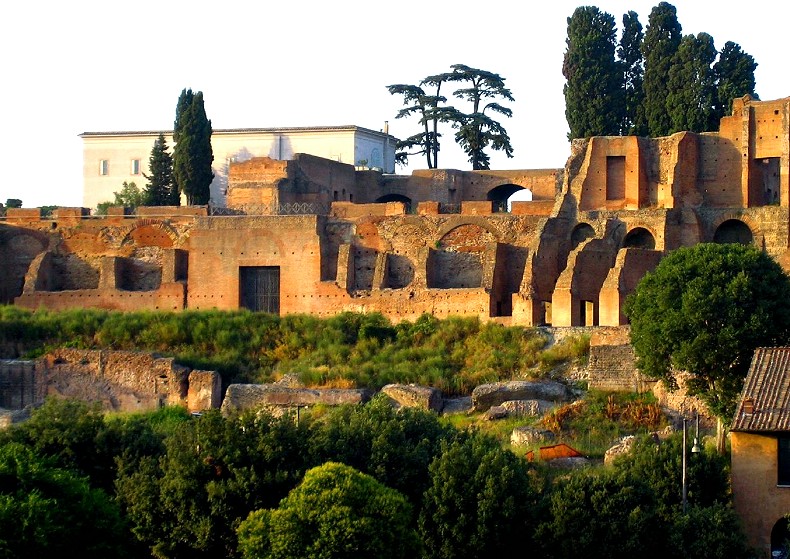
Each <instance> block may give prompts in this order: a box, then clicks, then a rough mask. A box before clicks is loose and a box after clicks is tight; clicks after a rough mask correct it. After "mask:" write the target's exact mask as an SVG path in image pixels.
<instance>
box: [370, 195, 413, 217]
mask: <svg viewBox="0 0 790 559" xmlns="http://www.w3.org/2000/svg"><path fill="white" fill-rule="evenodd" d="M385 202H403V206H404V209H405V211H406V213H407V214H408V213H411V198H409V197H408V196H403V195H402V194H385V195H384V196H380V197H379V198H376V203H377V204H383V203H385Z"/></svg>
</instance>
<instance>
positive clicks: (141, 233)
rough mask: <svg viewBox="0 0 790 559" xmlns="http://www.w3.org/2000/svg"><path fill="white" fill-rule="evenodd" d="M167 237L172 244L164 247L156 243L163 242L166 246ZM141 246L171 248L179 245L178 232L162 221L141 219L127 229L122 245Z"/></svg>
mask: <svg viewBox="0 0 790 559" xmlns="http://www.w3.org/2000/svg"><path fill="white" fill-rule="evenodd" d="M165 237H167V238H169V239H170V244H169V245H167V246H163V245H162V244H156V242H155V241H158V240H161V241H163V242H164V243H165V244H166V241H165V240H164V239H165ZM140 241H143V244H142V245H141V246H163V248H170V247H173V246H176V245H177V244H178V232H176V230H175V229H174V228H173V226H172V225H170V224H169V223H167V222H166V221H162V220H161V219H139V220H137V221H136V222H135V223H134V224H133V225H130V226H128V227H126V231H125V232H124V234H123V236H122V238H121V242H120V245H125V244H127V243H134V244H141V243H140Z"/></svg>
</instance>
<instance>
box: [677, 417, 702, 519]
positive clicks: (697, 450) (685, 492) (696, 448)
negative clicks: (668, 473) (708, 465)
mask: <svg viewBox="0 0 790 559" xmlns="http://www.w3.org/2000/svg"><path fill="white" fill-rule="evenodd" d="M696 416H697V417H696V423H697V425H696V431H695V433H694V445H693V446H692V447H691V453H692V454H699V453H700V452H701V451H702V448H701V447H700V445H699V413H696ZM687 454H688V453H687V452H686V418H685V417H683V475H682V482H683V514H685V513H686V511H688V505H689V503H688V480H687V471H688V464H687V460H686V455H687Z"/></svg>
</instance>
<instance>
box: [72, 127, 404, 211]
mask: <svg viewBox="0 0 790 559" xmlns="http://www.w3.org/2000/svg"><path fill="white" fill-rule="evenodd" d="M161 133H163V134H164V136H165V139H166V141H167V144H168V146H169V147H170V150H171V153H172V148H173V147H174V143H173V136H172V131H161ZM159 134H160V131H143V132H84V133H83V134H80V136H81V137H82V142H83V158H82V159H83V196H82V204H83V206H84V207H87V208H95V207H96V205H97V204H99V203H100V202H104V201H112V200H113V193H114V192H117V191H120V189H121V186H122V184H123V182H124V181H126V182H134V183H135V184H136V185H137V186H138V187H140V188H143V187H144V186H145V184H146V182H147V181H146V179H145V177H144V176H143V174H148V173H149V170H148V162H149V158H150V156H151V148H152V147H153V145H154V141H155V140H156V138H157V137H158V136H159ZM397 141H398V140H397V139H396V138H394V137H393V136H390V135H389V134H387V133H385V132H376V131H374V130H369V129H367V128H362V127H358V126H326V127H315V128H249V129H229V130H214V132H213V134H212V136H211V147H212V150H213V152H214V163H213V170H214V181H213V182H212V184H211V202H212V204H214V205H217V206H223V205H224V202H225V193H226V190H227V185H228V168H229V166H230V164H231V163H233V162H242V161H247V160H248V159H251V158H253V157H269V158H271V159H275V160H291V159H293V158H294V157H295V155H296V154H298V153H305V154H311V155H315V156H318V157H322V158H325V159H329V160H332V161H339V162H341V163H346V164H349V165H352V166H364V167H365V168H368V167H370V168H377V169H380V170H382V171H383V172H385V173H394V172H395V145H396V144H397ZM103 162H104V163H103ZM135 171H136V172H135Z"/></svg>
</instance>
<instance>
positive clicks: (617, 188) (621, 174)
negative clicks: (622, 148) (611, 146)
mask: <svg viewBox="0 0 790 559" xmlns="http://www.w3.org/2000/svg"><path fill="white" fill-rule="evenodd" d="M606 199H607V200H625V156H624V155H616V156H610V157H607V158H606Z"/></svg>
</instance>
